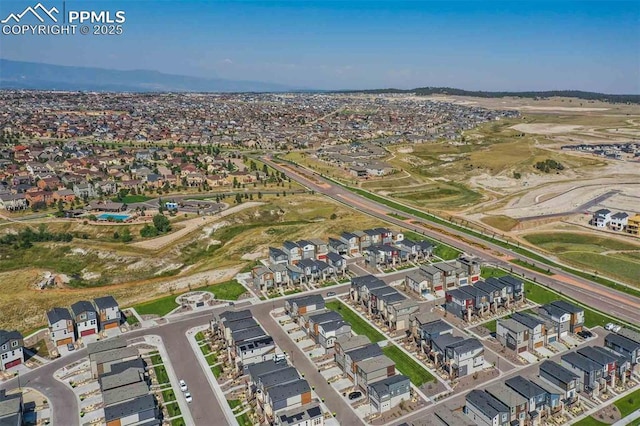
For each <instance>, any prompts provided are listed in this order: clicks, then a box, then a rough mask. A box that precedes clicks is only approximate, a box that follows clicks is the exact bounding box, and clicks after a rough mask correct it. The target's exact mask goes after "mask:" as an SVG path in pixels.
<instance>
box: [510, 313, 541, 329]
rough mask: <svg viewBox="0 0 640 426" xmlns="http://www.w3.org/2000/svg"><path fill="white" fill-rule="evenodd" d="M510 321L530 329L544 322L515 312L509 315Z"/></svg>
mask: <svg viewBox="0 0 640 426" xmlns="http://www.w3.org/2000/svg"><path fill="white" fill-rule="evenodd" d="M511 319H512V320H514V321H517V322H519V323H520V324H523V325H525V326H527V327H528V328H530V329H532V328H535V327H537V326H539V325H541V324H544V321H542V320H541V319H539V318H536V317H534V316H533V315H529V314H524V313H521V312H515V313H513V314H511Z"/></svg>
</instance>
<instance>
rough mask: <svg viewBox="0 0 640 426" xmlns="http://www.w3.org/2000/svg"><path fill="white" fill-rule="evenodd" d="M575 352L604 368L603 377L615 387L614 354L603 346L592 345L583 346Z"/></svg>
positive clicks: (615, 358)
mask: <svg viewBox="0 0 640 426" xmlns="http://www.w3.org/2000/svg"><path fill="white" fill-rule="evenodd" d="M598 349H600V350H598ZM576 352H577V353H579V354H580V355H582V356H584V357H586V358H588V359H590V360H591V361H594V362H595V363H597V364H598V365H600V366H602V367H603V370H604V374H603V378H604V379H605V380H606V381H607V384H608V385H609V386H612V387H615V385H616V376H617V373H618V371H617V357H616V356H614V355H613V354H612V353H611V352H609V351H607V350H605V349H603V348H597V347H594V346H584V347H582V348H580V349H578V350H577V351H576Z"/></svg>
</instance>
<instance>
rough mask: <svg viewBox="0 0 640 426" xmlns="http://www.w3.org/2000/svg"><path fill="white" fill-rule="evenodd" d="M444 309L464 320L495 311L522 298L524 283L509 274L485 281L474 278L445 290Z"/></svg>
mask: <svg viewBox="0 0 640 426" xmlns="http://www.w3.org/2000/svg"><path fill="white" fill-rule="evenodd" d="M444 296H445V309H446V310H447V312H450V313H452V314H454V315H456V316H458V317H460V318H462V319H464V320H466V321H471V318H472V317H474V316H475V317H483V316H485V315H487V314H489V313H495V312H496V311H497V310H498V309H499V308H509V307H511V306H512V305H513V304H514V303H518V302H520V301H522V300H524V283H523V281H522V280H520V279H518V278H515V277H513V276H511V275H505V276H504V277H500V278H495V277H490V278H487V279H486V280H485V281H480V280H476V281H475V282H474V283H473V285H464V286H461V287H460V288H453V289H451V290H446V291H445V294H444Z"/></svg>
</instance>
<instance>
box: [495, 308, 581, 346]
mask: <svg viewBox="0 0 640 426" xmlns="http://www.w3.org/2000/svg"><path fill="white" fill-rule="evenodd" d="M583 327H584V309H582V308H580V307H579V306H576V305H574V304H572V303H569V302H566V301H564V300H556V301H554V302H551V303H548V304H546V305H542V306H540V307H538V308H537V315H536V314H533V313H521V312H515V313H513V314H511V316H510V317H509V318H500V319H498V320H497V321H496V338H497V339H498V341H499V342H500V343H501V344H502V346H504V347H506V348H507V349H511V350H513V351H515V352H516V353H523V352H527V351H528V352H535V351H536V350H538V349H540V348H542V347H545V346H547V345H548V344H551V343H553V342H556V341H559V340H562V339H563V338H564V337H566V336H567V335H568V334H569V333H572V334H577V333H580V332H582V330H583Z"/></svg>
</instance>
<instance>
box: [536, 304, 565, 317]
mask: <svg viewBox="0 0 640 426" xmlns="http://www.w3.org/2000/svg"><path fill="white" fill-rule="evenodd" d="M540 309H541V310H543V311H546V312H547V313H548V314H549V315H551V316H553V317H558V318H560V317H561V316H562V315H564V314H566V313H567V311H566V310H564V309H562V308H559V307H557V306H556V305H552V304H551V303H549V304H547V305H542V306H540Z"/></svg>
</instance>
